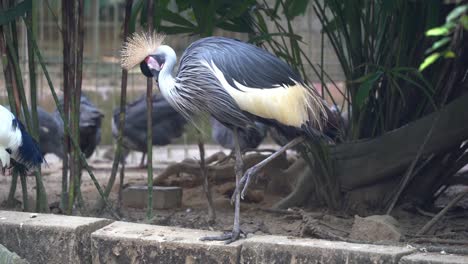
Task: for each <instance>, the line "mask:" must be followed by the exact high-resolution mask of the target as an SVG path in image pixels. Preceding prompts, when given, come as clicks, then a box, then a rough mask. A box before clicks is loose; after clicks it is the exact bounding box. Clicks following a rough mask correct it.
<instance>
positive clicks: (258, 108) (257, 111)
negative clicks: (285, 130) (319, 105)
mask: <svg viewBox="0 0 468 264" xmlns="http://www.w3.org/2000/svg"><path fill="white" fill-rule="evenodd" d="M205 65H207V66H208V67H209V68H210V69H211V71H212V72H213V73H214V75H215V76H216V78H217V79H218V80H219V81H220V82H221V84H222V85H223V87H224V89H226V91H227V92H228V93H229V95H230V96H231V97H232V98H233V99H234V101H236V103H237V105H239V107H240V108H241V109H242V110H244V111H246V112H249V113H251V114H254V115H256V116H260V117H263V118H267V119H274V120H276V121H278V122H280V123H282V124H284V125H288V126H294V127H301V125H302V124H304V123H305V122H306V121H307V120H308V113H307V105H306V100H305V98H307V96H308V95H307V90H306V88H305V87H303V86H302V85H300V84H297V85H293V86H288V87H282V86H278V87H277V88H265V89H261V88H251V87H246V86H244V85H242V84H240V83H238V82H237V81H235V80H234V83H235V84H236V86H237V87H238V88H239V89H236V88H234V87H232V86H231V85H230V84H229V83H228V82H227V81H226V78H225V77H224V74H223V73H222V72H221V70H220V69H219V68H218V67H216V65H214V64H213V63H211V66H210V65H208V63H206V64H205Z"/></svg>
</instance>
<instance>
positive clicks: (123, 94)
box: [98, 0, 133, 210]
mask: <svg viewBox="0 0 468 264" xmlns="http://www.w3.org/2000/svg"><path fill="white" fill-rule="evenodd" d="M132 5H133V0H127V1H126V2H125V19H124V39H127V37H128V35H129V32H128V30H129V28H128V24H129V21H130V17H131V15H132ZM127 79H128V71H127V70H125V69H122V78H121V82H120V113H119V128H118V129H119V131H118V135H117V147H116V151H115V156H114V161H113V163H112V171H111V176H110V177H109V182H108V183H107V185H106V189H105V191H104V195H105V197H109V194H110V192H111V190H112V187H113V186H114V182H115V178H116V177H117V169H118V167H119V162H120V163H121V166H122V169H121V172H120V187H119V199H120V193H121V191H120V189H121V188H122V185H123V178H124V177H125V172H124V170H123V167H124V163H125V160H124V159H123V158H122V141H123V129H124V126H125V106H126V104H127ZM101 204H102V203H101ZM119 204H120V203H119ZM98 207H99V210H100V209H101V207H102V206H98Z"/></svg>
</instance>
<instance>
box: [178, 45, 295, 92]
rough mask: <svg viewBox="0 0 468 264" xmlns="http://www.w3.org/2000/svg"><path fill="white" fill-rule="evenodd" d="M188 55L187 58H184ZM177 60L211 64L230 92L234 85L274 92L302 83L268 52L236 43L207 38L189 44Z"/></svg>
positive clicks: (235, 86)
mask: <svg viewBox="0 0 468 264" xmlns="http://www.w3.org/2000/svg"><path fill="white" fill-rule="evenodd" d="M186 54H190V55H191V56H184V55H186ZM184 55H182V58H181V67H183V65H184V62H185V60H193V59H199V60H205V61H206V62H208V63H211V62H212V63H213V64H215V65H216V67H218V68H219V69H220V70H221V72H222V73H223V74H224V77H225V78H226V80H227V82H228V83H229V84H230V85H231V86H232V87H234V88H238V87H237V85H236V84H235V82H234V80H235V81H237V82H238V83H240V84H242V85H244V86H247V87H252V88H276V87H279V86H285V85H294V84H295V83H303V80H302V78H301V77H300V76H299V74H297V73H296V72H294V71H293V70H292V68H291V67H290V66H289V65H288V64H287V63H285V62H284V61H282V60H281V59H278V58H277V57H276V56H274V55H273V54H271V53H270V52H268V51H266V50H264V49H261V48H259V47H256V46H254V45H251V44H248V43H244V42H241V41H238V40H234V39H229V38H223V37H209V38H204V39H201V40H198V41H196V42H194V43H192V44H191V45H190V46H189V47H188V48H187V50H186V51H185V53H184Z"/></svg>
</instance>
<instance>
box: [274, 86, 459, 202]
mask: <svg viewBox="0 0 468 264" xmlns="http://www.w3.org/2000/svg"><path fill="white" fill-rule="evenodd" d="M466 105H468V94H466V95H463V96H461V97H460V98H458V99H456V100H454V101H452V102H451V103H449V104H447V105H446V106H445V107H444V108H442V109H441V110H440V111H439V112H435V113H432V114H430V115H428V116H426V117H424V118H422V119H420V120H418V121H415V122H413V123H410V124H408V125H406V126H404V127H401V128H399V129H396V130H393V131H390V132H388V133H386V134H384V135H382V136H380V137H378V138H374V139H368V140H360V141H356V142H350V143H344V144H340V145H336V146H331V147H330V157H331V159H332V161H333V169H334V176H335V177H336V178H337V179H338V181H339V186H340V189H341V192H342V195H341V201H340V204H341V205H342V207H347V208H350V209H359V208H357V207H356V205H358V204H360V203H363V204H364V205H367V207H368V208H370V207H372V205H375V206H378V205H379V203H377V204H375V203H376V202H379V201H380V206H381V205H382V204H383V203H382V201H386V200H387V199H388V195H391V194H392V193H393V192H392V191H393V190H396V189H395V186H397V185H396V184H395V183H398V182H399V180H400V178H401V175H402V174H403V172H404V170H405V169H406V168H407V167H408V166H409V165H410V163H411V162H412V161H413V160H414V158H415V156H416V154H417V152H418V150H419V147H420V145H421V144H422V142H423V140H424V137H425V135H426V134H427V132H428V131H429V130H430V128H431V127H432V125H434V129H433V132H432V135H431V136H430V138H429V140H428V142H427V145H426V147H425V148H424V149H423V150H422V157H425V158H427V157H428V156H430V155H432V154H436V155H437V154H444V153H446V152H447V151H449V150H452V149H453V148H458V147H459V146H460V145H461V143H462V142H463V141H464V140H466V139H468V113H467V112H466V111H465V109H466ZM436 115H440V116H439V117H438V120H437V122H436V123H435V124H433V122H434V120H435V118H436ZM403 146H404V147H403ZM317 173H318V170H314V172H312V171H311V169H310V168H307V167H305V168H304V171H303V173H302V175H301V177H300V179H299V180H298V184H297V185H296V188H295V190H293V192H292V193H291V194H290V195H289V196H288V197H286V198H285V199H283V200H282V201H280V202H279V203H278V204H277V205H276V207H277V208H287V207H292V206H303V205H305V204H306V203H308V200H310V197H314V195H317V192H316V189H317V188H321V186H315V185H314V184H313V183H314V179H313V178H314V176H316V175H314V174H317ZM433 178H434V179H433V180H438V179H437V177H433ZM415 179H418V178H415ZM426 180H427V178H426ZM359 192H363V193H367V194H368V195H357V193H359ZM371 192H372V193H373V194H371ZM345 198H346V199H345ZM321 199H323V197H318V201H320V200H321ZM316 201H317V200H316ZM366 201H367V202H366ZM370 201H371V202H372V203H369V202H370ZM345 202H346V203H345Z"/></svg>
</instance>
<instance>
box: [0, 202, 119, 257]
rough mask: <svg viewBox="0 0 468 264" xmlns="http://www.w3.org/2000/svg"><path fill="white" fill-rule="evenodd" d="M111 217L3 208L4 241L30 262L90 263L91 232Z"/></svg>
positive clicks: (1, 234) (0, 221) (0, 228)
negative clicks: (66, 214) (7, 209)
mask: <svg viewBox="0 0 468 264" xmlns="http://www.w3.org/2000/svg"><path fill="white" fill-rule="evenodd" d="M109 223H111V221H110V220H107V219H99V218H90V217H76V216H60V215H52V214H31V213H23V212H12V211H0V244H3V245H4V246H5V247H6V248H8V249H9V250H10V251H13V252H15V253H17V254H18V255H19V256H21V257H23V258H25V259H26V260H27V261H29V262H30V263H51V264H53V263H90V261H91V254H90V246H91V243H90V240H89V237H90V234H91V233H92V232H94V231H95V230H97V229H99V228H101V227H103V226H105V225H107V224H109Z"/></svg>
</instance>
